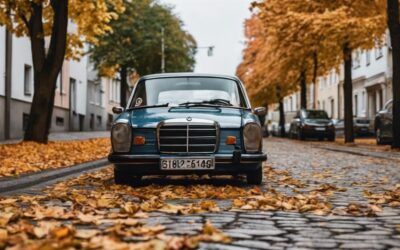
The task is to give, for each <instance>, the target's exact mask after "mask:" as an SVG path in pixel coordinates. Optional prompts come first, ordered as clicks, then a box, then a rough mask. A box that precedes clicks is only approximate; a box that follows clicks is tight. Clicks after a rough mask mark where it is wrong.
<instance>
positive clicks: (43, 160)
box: [0, 138, 110, 178]
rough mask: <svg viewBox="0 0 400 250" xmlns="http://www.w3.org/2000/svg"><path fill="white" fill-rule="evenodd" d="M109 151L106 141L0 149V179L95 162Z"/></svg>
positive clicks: (107, 141) (17, 146)
mask: <svg viewBox="0 0 400 250" xmlns="http://www.w3.org/2000/svg"><path fill="white" fill-rule="evenodd" d="M109 151H110V139H108V138H100V139H89V140H75V141H54V142H49V143H48V144H46V145H45V144H38V143H34V142H21V143H17V144H5V145H0V178H1V177H11V176H18V175H20V174H24V173H30V172H38V171H41V170H46V169H53V168H60V167H66V166H72V165H76V164H79V163H84V162H89V161H95V160H99V159H102V158H105V157H107V155H108V153H109Z"/></svg>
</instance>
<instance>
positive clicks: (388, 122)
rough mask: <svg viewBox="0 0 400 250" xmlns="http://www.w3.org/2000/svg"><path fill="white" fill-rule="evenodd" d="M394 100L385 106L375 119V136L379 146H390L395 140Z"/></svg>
mask: <svg viewBox="0 0 400 250" xmlns="http://www.w3.org/2000/svg"><path fill="white" fill-rule="evenodd" d="M392 127H393V100H390V101H389V102H387V103H386V104H385V107H384V108H383V110H381V111H380V112H379V113H378V114H377V115H376V117H375V135H376V143H377V144H389V143H391V142H392V140H393V131H392Z"/></svg>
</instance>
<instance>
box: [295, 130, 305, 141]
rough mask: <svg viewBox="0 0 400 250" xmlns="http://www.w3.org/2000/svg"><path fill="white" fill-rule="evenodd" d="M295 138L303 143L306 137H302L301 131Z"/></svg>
mask: <svg viewBox="0 0 400 250" xmlns="http://www.w3.org/2000/svg"><path fill="white" fill-rule="evenodd" d="M297 137H298V139H299V140H300V141H305V140H306V136H305V135H304V133H303V131H301V130H299V133H298V136H297Z"/></svg>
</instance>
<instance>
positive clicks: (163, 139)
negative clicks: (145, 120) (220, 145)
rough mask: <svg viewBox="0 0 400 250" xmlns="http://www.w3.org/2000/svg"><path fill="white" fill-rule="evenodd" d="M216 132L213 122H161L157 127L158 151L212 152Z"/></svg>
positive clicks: (215, 144)
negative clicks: (177, 123)
mask: <svg viewBox="0 0 400 250" xmlns="http://www.w3.org/2000/svg"><path fill="white" fill-rule="evenodd" d="M217 134H218V128H217V126H216V125H215V124H212V125H210V124H191V123H182V124H179V125H176V124H173V125H171V124H163V125H161V126H160V127H159V129H158V136H159V138H158V141H159V149H160V153H164V154H174V153H179V154H181V153H182V154H184V153H214V152H215V151H216V147H217V139H218V138H217V136H218V135H217Z"/></svg>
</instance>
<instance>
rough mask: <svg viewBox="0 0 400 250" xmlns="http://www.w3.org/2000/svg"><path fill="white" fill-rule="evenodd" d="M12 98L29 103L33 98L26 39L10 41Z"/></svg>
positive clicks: (28, 46) (28, 43)
mask: <svg viewBox="0 0 400 250" xmlns="http://www.w3.org/2000/svg"><path fill="white" fill-rule="evenodd" d="M12 40H13V41H12V43H13V45H12V47H13V48H12V53H13V56H12V87H11V89H12V90H11V91H12V98H14V99H18V100H21V101H25V102H31V101H32V97H33V64H32V57H31V45H30V41H29V38H27V37H20V38H17V37H15V36H14V37H13V39H12Z"/></svg>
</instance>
